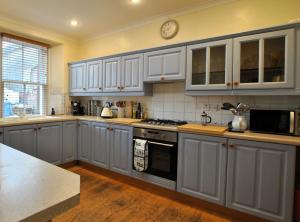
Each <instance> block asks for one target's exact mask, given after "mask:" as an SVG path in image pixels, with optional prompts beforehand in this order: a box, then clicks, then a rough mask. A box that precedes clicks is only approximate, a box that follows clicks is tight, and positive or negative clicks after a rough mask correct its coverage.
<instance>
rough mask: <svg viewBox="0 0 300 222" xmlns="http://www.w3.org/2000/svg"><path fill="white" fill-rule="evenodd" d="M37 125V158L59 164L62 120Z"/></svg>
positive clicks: (60, 159)
mask: <svg viewBox="0 0 300 222" xmlns="http://www.w3.org/2000/svg"><path fill="white" fill-rule="evenodd" d="M37 127H38V128H37V129H38V130H37V158H39V159H41V160H45V161H47V162H49V163H52V164H56V165H58V164H61V162H62V143H63V142H62V122H56V123H45V124H38V125H37Z"/></svg>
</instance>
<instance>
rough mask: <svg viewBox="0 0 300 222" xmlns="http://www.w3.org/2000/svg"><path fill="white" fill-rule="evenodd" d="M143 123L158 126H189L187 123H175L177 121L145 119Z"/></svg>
mask: <svg viewBox="0 0 300 222" xmlns="http://www.w3.org/2000/svg"><path fill="white" fill-rule="evenodd" d="M141 123H146V124H150V125H158V126H181V125H184V124H187V122H186V121H175V120H166V119H144V120H142V121H141Z"/></svg>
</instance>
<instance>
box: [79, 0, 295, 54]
mask: <svg viewBox="0 0 300 222" xmlns="http://www.w3.org/2000/svg"><path fill="white" fill-rule="evenodd" d="M174 18H175V19H176V20H177V21H178V22H179V25H180V31H179V33H178V35H177V36H176V37H175V38H174V39H172V40H163V39H162V38H161V37H160V34H159V29H160V25H161V24H162V22H163V21H165V19H160V20H156V21H154V22H151V23H148V24H145V25H143V26H140V27H135V28H131V29H127V30H126V31H121V32H116V33H113V34H110V35H109V34H107V35H103V36H99V37H98V38H93V39H89V40H85V41H82V42H80V51H81V53H80V58H81V59H88V58H93V57H98V56H103V55H110V54H115V53H120V52H126V51H133V50H139V49H146V48H151V47H156V46H162V45H168V44H173V43H179V42H185V41H190V40H197V39H205V38H208V37H213V36H220V35H225V34H232V33H238V32H242V31H248V30H253V29H259V28H265V27H270V26H276V25H281V24H286V23H288V22H289V21H291V20H295V19H300V1H299V0H235V1H228V2H227V3H223V4H219V5H216V6H212V7H207V8H202V9H201V8H199V9H198V10H196V11H194V12H191V13H188V14H184V15H180V16H176V17H174ZM299 21H300V20H299ZM299 21H298V22H299Z"/></svg>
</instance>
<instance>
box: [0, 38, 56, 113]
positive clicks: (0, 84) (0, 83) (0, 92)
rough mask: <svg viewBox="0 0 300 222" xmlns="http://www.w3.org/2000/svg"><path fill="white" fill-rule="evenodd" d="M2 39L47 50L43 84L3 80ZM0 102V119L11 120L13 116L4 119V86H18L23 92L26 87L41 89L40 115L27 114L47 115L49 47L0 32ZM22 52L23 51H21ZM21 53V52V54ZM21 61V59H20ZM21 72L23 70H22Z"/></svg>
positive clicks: (39, 94)
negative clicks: (6, 84)
mask: <svg viewBox="0 0 300 222" xmlns="http://www.w3.org/2000/svg"><path fill="white" fill-rule="evenodd" d="M3 37H6V38H10V39H14V40H17V41H21V42H24V43H27V44H31V45H37V46H40V47H44V48H46V49H47V53H46V55H47V61H46V62H47V64H46V66H47V67H46V69H45V71H46V78H45V83H42V82H38V83H36V82H32V81H18V80H3V64H2V63H3ZM0 44H1V46H0V100H1V104H0V116H1V117H2V118H12V117H13V116H7V117H4V110H3V109H4V100H5V96H4V89H5V88H4V84H5V83H8V84H20V85H22V86H23V92H26V86H37V87H41V88H42V89H39V90H42V91H43V93H41V92H40V93H38V97H39V98H40V97H41V95H42V96H43V97H44V99H43V101H44V103H45V104H44V105H39V110H40V113H39V114H29V115H31V116H41V115H47V112H48V105H49V48H50V46H49V45H47V44H45V43H41V42H38V41H35V40H31V39H27V38H23V37H19V36H15V35H11V34H7V33H1V32H0ZM22 50H23V49H22ZM22 53H23V52H22ZM22 59H23V58H22ZM22 72H23V69H22ZM38 78H40V76H38ZM38 102H40V99H38Z"/></svg>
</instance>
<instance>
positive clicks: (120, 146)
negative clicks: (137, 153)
mask: <svg viewBox="0 0 300 222" xmlns="http://www.w3.org/2000/svg"><path fill="white" fill-rule="evenodd" d="M132 131H133V128H132V127H128V126H121V125H111V129H110V146H109V147H110V169H111V170H114V171H116V172H119V173H122V174H127V175H130V174H131V169H132V146H133V145H132Z"/></svg>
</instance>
